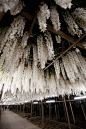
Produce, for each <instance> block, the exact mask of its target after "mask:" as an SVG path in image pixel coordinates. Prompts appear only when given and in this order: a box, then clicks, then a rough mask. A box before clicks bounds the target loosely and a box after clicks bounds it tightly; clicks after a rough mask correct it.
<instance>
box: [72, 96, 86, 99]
mask: <svg viewBox="0 0 86 129" xmlns="http://www.w3.org/2000/svg"><path fill="white" fill-rule="evenodd" d="M78 99H86V96H79V97H74V100H78Z"/></svg>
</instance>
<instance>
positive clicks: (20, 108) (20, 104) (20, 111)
mask: <svg viewBox="0 0 86 129" xmlns="http://www.w3.org/2000/svg"><path fill="white" fill-rule="evenodd" d="M20 113H21V103H20Z"/></svg>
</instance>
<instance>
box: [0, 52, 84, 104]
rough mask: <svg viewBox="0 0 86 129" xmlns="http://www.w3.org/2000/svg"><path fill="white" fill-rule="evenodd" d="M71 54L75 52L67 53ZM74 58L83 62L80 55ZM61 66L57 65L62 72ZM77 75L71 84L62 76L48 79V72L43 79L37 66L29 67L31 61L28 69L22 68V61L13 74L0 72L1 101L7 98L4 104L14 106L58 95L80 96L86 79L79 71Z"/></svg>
mask: <svg viewBox="0 0 86 129" xmlns="http://www.w3.org/2000/svg"><path fill="white" fill-rule="evenodd" d="M73 53H74V54H76V53H75V52H72V53H71V52H69V53H68V54H70V55H72V56H73V55H74V54H73ZM76 56H77V57H79V59H80V60H81V61H82V60H83V59H82V57H81V55H77V54H76ZM67 57H68V56H67ZM71 59H72V60H73V59H74V58H72V57H71V58H70V60H71ZM79 59H78V60H79ZM74 60H75V59H74ZM81 61H80V62H81ZM70 62H71V61H70ZM63 63H64V62H63ZM67 63H68V62H67ZM83 63H86V62H83ZM61 65H62V66H60V65H59V67H63V68H61V72H63V70H62V69H65V67H64V66H63V65H64V64H61ZM74 65H75V64H74ZM66 67H67V66H66ZM84 68H85V67H84ZM64 72H65V71H64ZM66 72H67V71H66ZM85 72H86V71H85ZM78 74H79V75H78ZM78 74H77V75H78V78H79V79H77V80H76V81H75V82H73V83H71V82H70V81H69V80H68V79H64V77H63V74H62V75H61V74H59V79H58V78H56V76H54V75H51V78H50V77H49V71H48V70H47V71H46V78H45V75H44V71H43V70H40V69H38V68H37V66H35V65H34V62H33V64H32V67H31V61H28V67H27V68H26V67H24V61H23V60H22V62H21V63H20V64H19V67H17V69H16V70H15V72H14V73H13V74H11V75H9V74H7V73H6V72H4V74H3V72H0V77H1V79H0V84H1V87H3V94H2V100H4V99H5V98H8V101H7V102H6V103H8V104H9V103H10V104H12V103H15V104H16V103H25V102H30V101H34V100H38V101H39V100H43V99H44V98H49V97H56V96H57V97H59V95H62V96H63V95H65V94H67V95H69V94H73V93H75V94H78V95H80V92H81V91H82V92H83V93H84V94H85V91H86V86H85V84H86V77H84V75H83V74H81V71H80V69H79V72H78ZM67 75H68V73H67ZM71 76H72V74H71ZM80 77H81V79H80ZM3 84H4V86H3ZM1 87H0V90H1V89H2V88H1ZM9 98H11V99H9Z"/></svg>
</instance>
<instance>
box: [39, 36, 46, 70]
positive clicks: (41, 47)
mask: <svg viewBox="0 0 86 129" xmlns="http://www.w3.org/2000/svg"><path fill="white" fill-rule="evenodd" d="M37 48H38V61H39V62H40V65H41V68H42V69H44V68H45V63H47V60H48V51H47V45H46V44H45V43H44V41H43V36H42V35H39V36H38V37H37Z"/></svg>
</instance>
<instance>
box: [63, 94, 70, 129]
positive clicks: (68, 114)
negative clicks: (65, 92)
mask: <svg viewBox="0 0 86 129" xmlns="http://www.w3.org/2000/svg"><path fill="white" fill-rule="evenodd" d="M63 99H64V104H65V109H66V113H67V119H68V124H69V129H71V124H70V119H69V114H68V110H67V105H66V101H65V96H64V97H63Z"/></svg>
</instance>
